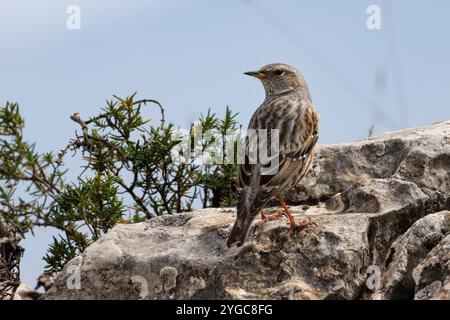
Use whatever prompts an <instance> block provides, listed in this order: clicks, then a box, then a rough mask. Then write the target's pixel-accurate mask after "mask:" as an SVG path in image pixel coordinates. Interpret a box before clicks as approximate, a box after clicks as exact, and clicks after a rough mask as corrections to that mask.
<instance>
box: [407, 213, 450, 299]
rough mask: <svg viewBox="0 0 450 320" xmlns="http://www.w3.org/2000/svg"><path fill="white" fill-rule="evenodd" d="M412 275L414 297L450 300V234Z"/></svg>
mask: <svg viewBox="0 0 450 320" xmlns="http://www.w3.org/2000/svg"><path fill="white" fill-rule="evenodd" d="M449 215H450V213H447V219H448V216H449ZM447 233H448V231H447ZM412 276H413V279H414V282H415V284H416V288H415V296H414V299H416V300H430V299H439V300H450V234H447V236H446V237H445V238H444V239H442V240H441V241H440V242H439V244H437V245H436V246H435V247H434V249H433V250H431V251H430V252H429V253H428V255H427V256H426V257H425V259H423V260H422V261H421V263H420V264H419V265H418V266H417V267H416V268H415V269H414V270H413V273H412Z"/></svg>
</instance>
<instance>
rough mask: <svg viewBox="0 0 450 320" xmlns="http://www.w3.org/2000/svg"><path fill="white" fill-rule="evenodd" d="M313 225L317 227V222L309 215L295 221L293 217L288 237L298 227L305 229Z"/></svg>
mask: <svg viewBox="0 0 450 320" xmlns="http://www.w3.org/2000/svg"><path fill="white" fill-rule="evenodd" d="M312 225H314V226H316V227H317V223H315V222H314V221H312V220H311V218H310V217H308V216H302V217H301V218H300V220H299V221H295V220H294V219H292V220H291V226H290V228H289V231H288V237H291V236H292V235H293V234H294V231H295V230H297V229H300V230H304V229H306V228H308V227H310V226H312Z"/></svg>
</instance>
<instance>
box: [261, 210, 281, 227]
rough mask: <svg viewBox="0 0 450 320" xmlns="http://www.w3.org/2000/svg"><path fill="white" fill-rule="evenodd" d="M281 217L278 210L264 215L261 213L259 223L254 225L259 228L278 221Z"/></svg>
mask: <svg viewBox="0 0 450 320" xmlns="http://www.w3.org/2000/svg"><path fill="white" fill-rule="evenodd" d="M282 216H283V214H282V213H281V211H280V210H277V211H275V213H272V214H269V215H266V214H265V213H263V212H262V213H261V221H259V222H258V223H257V224H256V225H258V226H261V225H263V224H265V223H267V222H269V221H273V220H278V219H280V218H281V217H282Z"/></svg>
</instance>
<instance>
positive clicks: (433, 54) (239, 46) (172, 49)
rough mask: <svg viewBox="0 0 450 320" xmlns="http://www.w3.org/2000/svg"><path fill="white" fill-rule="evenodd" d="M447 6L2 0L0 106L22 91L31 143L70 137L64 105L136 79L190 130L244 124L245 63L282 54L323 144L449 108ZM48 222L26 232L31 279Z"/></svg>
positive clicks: (371, 1)
mask: <svg viewBox="0 0 450 320" xmlns="http://www.w3.org/2000/svg"><path fill="white" fill-rule="evenodd" d="M71 5H76V6H78V8H79V9H80V29H68V28H67V20H68V18H70V13H69V14H68V13H67V9H68V7H69V6H71ZM371 5H376V6H378V7H379V8H380V20H379V21H380V29H379V30H378V29H374V30H370V29H369V28H368V27H367V20H368V18H370V14H368V13H367V11H366V10H367V8H368V7H369V6H371ZM449 14H450V2H449V1H447V0H433V1H425V0H390V1H389V0H380V1H376V0H340V1H336V0H314V1H312V0H303V1H299V0H289V1H288V0H281V1H275V0H265V1H264V0H228V1H225V0H222V1H220V0H211V1H206V0H183V1H182V0H178V1H175V0H151V1H139V0H126V1H125V0H122V1H120V0H96V1H90V0H69V1H66V0H39V1H38V0H28V1H25V0H0V46H1V53H0V75H1V76H0V104H1V105H4V104H5V103H6V101H11V102H17V103H19V105H20V109H21V112H22V114H23V116H24V117H25V120H26V129H25V131H24V133H25V137H26V139H28V140H29V141H34V142H36V145H37V148H38V150H39V151H54V152H58V151H59V150H60V149H62V148H63V147H64V146H65V144H66V143H67V141H68V140H69V139H70V138H71V137H72V136H73V134H74V131H75V130H76V129H77V126H76V124H75V123H73V122H72V121H71V120H70V119H69V116H70V115H71V114H72V113H74V112H79V113H80V115H81V117H82V118H87V117H89V116H93V115H95V114H97V113H99V111H100V108H101V107H103V106H105V100H106V99H110V98H111V97H112V95H118V96H127V95H131V94H133V93H134V92H136V91H137V92H138V96H139V97H141V98H151V99H157V100H158V101H160V102H161V103H162V104H163V106H164V108H165V110H166V118H167V120H169V121H172V122H174V123H175V124H177V125H179V126H181V127H184V128H188V125H189V123H190V122H191V121H193V120H195V119H196V118H198V116H199V115H200V113H205V112H207V110H208V108H211V109H212V110H213V111H214V112H216V113H217V114H219V115H221V114H223V113H224V110H225V107H226V106H227V105H228V106H230V107H231V109H232V110H233V111H235V112H239V116H238V120H239V121H240V122H241V123H242V124H244V126H245V125H246V124H247V123H248V121H249V119H250V117H251V115H252V113H253V111H254V110H255V109H256V108H257V107H258V106H259V105H260V104H261V102H262V101H263V99H264V91H263V89H262V86H261V85H260V84H259V83H258V81H257V80H256V79H252V78H250V77H247V76H245V75H243V72H246V71H250V70H255V69H258V68H260V67H261V66H263V65H265V64H268V63H274V62H283V63H289V64H292V65H294V66H296V67H297V68H298V69H299V70H300V71H301V72H302V73H303V75H304V76H305V78H306V80H307V82H308V84H309V87H310V90H311V94H312V98H313V102H314V104H315V106H316V108H317V110H318V112H319V113H320V118H321V126H320V139H319V143H320V144H330V143H340V142H350V141H355V140H358V139H363V138H366V137H367V136H368V134H369V131H372V132H373V133H374V134H379V133H382V132H385V131H391V130H399V129H403V128H408V127H417V126H424V125H428V124H432V123H435V122H438V121H444V120H449V119H450V108H449V107H450V106H449V101H450V63H449V62H448V59H449V57H450V41H449V36H450V20H449V19H448V15H449ZM69 162H70V161H69ZM70 164H71V165H72V166H75V167H76V166H77V163H76V161H73V162H71V163H70ZM75 169H76V168H75ZM73 172H76V170H74V171H73ZM54 234H55V232H54V231H52V230H50V229H39V230H37V231H36V234H35V236H34V237H33V236H31V235H29V236H28V237H27V238H26V239H25V240H24V242H23V245H24V247H25V249H26V251H25V255H24V259H23V262H22V278H23V280H24V281H25V282H26V283H28V284H31V285H34V284H35V283H36V281H35V279H36V278H37V277H38V276H39V274H40V273H41V272H42V270H43V266H44V262H43V261H42V256H43V255H44V254H45V251H46V248H47V246H48V243H49V241H50V240H51V236H52V235H54Z"/></svg>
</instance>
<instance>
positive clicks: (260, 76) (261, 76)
mask: <svg viewBox="0 0 450 320" xmlns="http://www.w3.org/2000/svg"><path fill="white" fill-rule="evenodd" d="M244 74H246V75H248V76H252V77H255V78H258V79H264V78H267V75H266V74H265V73H263V72H259V71H249V72H244Z"/></svg>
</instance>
